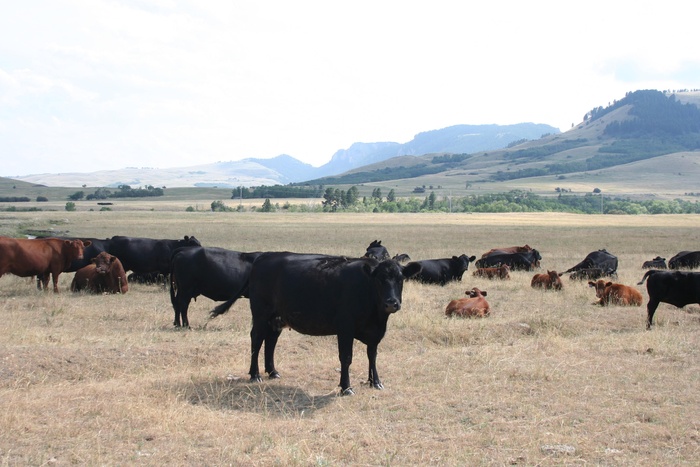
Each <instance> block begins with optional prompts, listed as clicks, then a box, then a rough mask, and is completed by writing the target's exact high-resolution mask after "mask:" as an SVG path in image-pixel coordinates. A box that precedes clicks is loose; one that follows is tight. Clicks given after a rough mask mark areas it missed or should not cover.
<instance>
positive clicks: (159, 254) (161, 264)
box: [108, 235, 201, 277]
mask: <svg viewBox="0 0 700 467" xmlns="http://www.w3.org/2000/svg"><path fill="white" fill-rule="evenodd" d="M188 246H201V244H200V243H199V240H197V239H196V238H194V237H188V236H185V237H184V238H183V239H181V240H165V239H164V240H159V239H154V238H143V237H125V236H122V235H115V236H114V237H112V238H111V240H110V246H109V250H108V253H109V254H111V255H114V256H116V257H117V258H119V261H121V262H122V266H124V271H132V272H135V273H137V274H141V273H149V272H156V273H160V274H162V275H163V276H164V277H167V276H168V274H169V273H170V257H171V256H172V254H173V252H174V251H175V250H177V249H178V248H183V247H188Z"/></svg>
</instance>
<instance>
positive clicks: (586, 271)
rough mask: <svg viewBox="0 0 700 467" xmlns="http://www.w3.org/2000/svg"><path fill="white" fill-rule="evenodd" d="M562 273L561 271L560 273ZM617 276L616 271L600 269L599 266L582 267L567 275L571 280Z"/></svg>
mask: <svg viewBox="0 0 700 467" xmlns="http://www.w3.org/2000/svg"><path fill="white" fill-rule="evenodd" d="M562 274H563V273H562ZM606 276H608V277H617V273H616V272H612V271H611V270H609V269H608V270H605V271H604V270H602V269H600V268H583V269H579V270H578V271H574V272H572V273H571V274H570V275H569V279H571V280H580V281H582V280H596V279H600V278H601V277H606Z"/></svg>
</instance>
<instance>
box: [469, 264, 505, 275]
mask: <svg viewBox="0 0 700 467" xmlns="http://www.w3.org/2000/svg"><path fill="white" fill-rule="evenodd" d="M474 275H475V276H477V277H485V278H487V279H510V266H508V265H507V264H502V265H500V266H498V267H497V268H479V269H477V270H476V271H474Z"/></svg>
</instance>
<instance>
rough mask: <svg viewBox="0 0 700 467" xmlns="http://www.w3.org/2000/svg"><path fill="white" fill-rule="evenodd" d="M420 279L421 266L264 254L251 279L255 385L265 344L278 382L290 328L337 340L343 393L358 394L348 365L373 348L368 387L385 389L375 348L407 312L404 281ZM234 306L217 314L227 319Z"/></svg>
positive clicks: (215, 312) (268, 366)
mask: <svg viewBox="0 0 700 467" xmlns="http://www.w3.org/2000/svg"><path fill="white" fill-rule="evenodd" d="M419 271H420V265H419V264H417V263H409V264H408V265H406V266H401V265H400V264H398V263H397V262H396V261H393V260H386V261H381V262H379V261H376V260H374V259H371V258H358V259H349V258H345V257H342V256H327V255H314V254H298V253H289V252H268V253H263V254H261V255H260V256H259V257H258V258H257V260H256V261H255V263H254V264H253V270H252V272H251V274H250V281H249V293H250V309H251V312H252V315H253V328H252V330H251V332H250V337H251V363H250V371H249V373H250V377H251V380H256V381H257V380H260V370H259V367H258V355H259V353H260V348H261V347H262V344H263V342H264V343H265V372H266V373H268V374H269V375H270V377H272V378H275V377H279V373H278V372H277V370H276V369H275V364H274V352H275V346H276V344H277V339H278V338H279V335H280V333H281V331H282V329H283V328H284V327H290V328H292V329H294V330H296V331H298V332H300V333H302V334H309V335H314V336H326V335H337V337H338V354H339V358H340V388H341V390H342V393H343V394H352V388H351V387H350V364H351V363H352V347H353V341H354V339H357V340H359V341H361V342H363V343H364V344H365V345H367V358H368V360H369V383H370V384H371V385H372V386H373V387H375V388H377V389H382V388H383V386H382V383H381V380H380V379H379V375H378V374H377V368H376V358H377V346H378V345H379V342H380V341H381V340H382V338H383V337H384V334H385V332H386V327H387V321H388V319H389V316H390V315H391V314H392V313H395V312H396V311H398V310H399V309H400V308H401V294H402V290H403V281H404V279H406V278H408V277H411V276H412V275H414V274H416V273H418V272H419ZM235 300H236V298H235V297H234V298H232V299H230V300H229V301H227V302H226V303H223V304H221V305H219V306H217V307H216V308H215V309H214V310H212V313H211V314H212V316H216V315H219V314H221V313H224V312H225V311H226V310H228V308H229V307H230V306H231V305H232V304H233V303H234V302H235Z"/></svg>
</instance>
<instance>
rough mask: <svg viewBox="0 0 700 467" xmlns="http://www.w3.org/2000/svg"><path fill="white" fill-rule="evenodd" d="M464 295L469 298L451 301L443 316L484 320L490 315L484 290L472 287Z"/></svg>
mask: <svg viewBox="0 0 700 467" xmlns="http://www.w3.org/2000/svg"><path fill="white" fill-rule="evenodd" d="M464 293H466V294H467V295H468V296H469V297H468V298H460V299H458V300H452V301H451V302H450V303H449V304H448V305H447V308H445V315H447V316H450V317H451V316H458V317H461V318H484V317H486V316H488V315H489V314H490V313H491V306H490V305H489V302H487V301H486V299H485V298H484V297H485V296H486V291H485V290H479V289H477V288H476V287H474V288H473V289H471V290H467V291H466V292H464Z"/></svg>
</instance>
